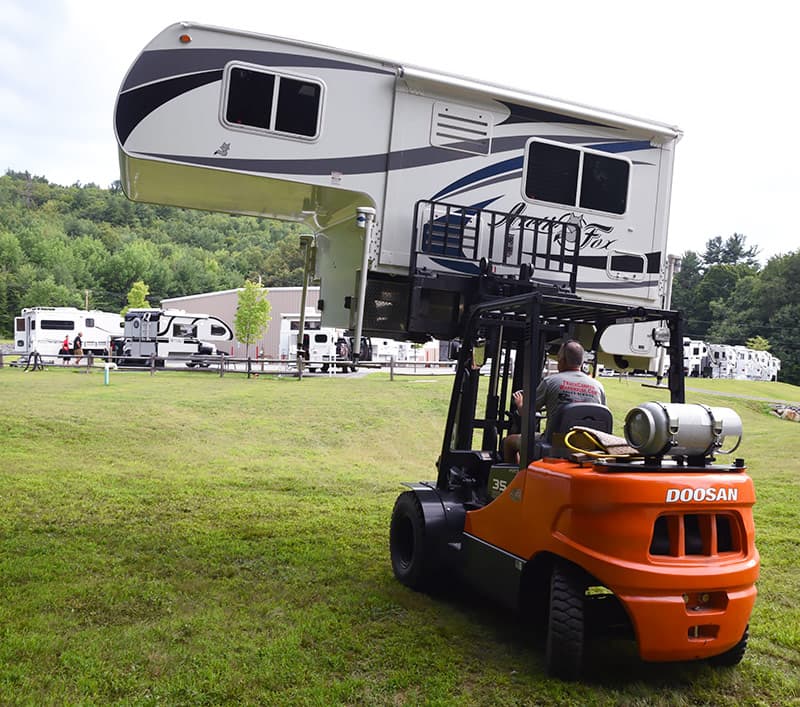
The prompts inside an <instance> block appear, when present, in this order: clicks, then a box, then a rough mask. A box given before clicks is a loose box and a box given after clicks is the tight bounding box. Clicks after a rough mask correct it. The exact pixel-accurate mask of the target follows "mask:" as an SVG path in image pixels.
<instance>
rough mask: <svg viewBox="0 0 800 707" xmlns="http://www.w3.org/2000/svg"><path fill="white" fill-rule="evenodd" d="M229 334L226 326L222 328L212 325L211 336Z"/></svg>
mask: <svg viewBox="0 0 800 707" xmlns="http://www.w3.org/2000/svg"><path fill="white" fill-rule="evenodd" d="M227 333H228V330H227V329H226V328H225V327H224V326H220V325H219V324H212V325H211V336H225V335H226V334H227Z"/></svg>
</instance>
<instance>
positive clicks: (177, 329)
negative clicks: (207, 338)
mask: <svg viewBox="0 0 800 707" xmlns="http://www.w3.org/2000/svg"><path fill="white" fill-rule="evenodd" d="M172 336H176V337H181V336H190V337H193V336H197V328H196V327H194V326H192V325H191V324H180V323H178V324H173V325H172Z"/></svg>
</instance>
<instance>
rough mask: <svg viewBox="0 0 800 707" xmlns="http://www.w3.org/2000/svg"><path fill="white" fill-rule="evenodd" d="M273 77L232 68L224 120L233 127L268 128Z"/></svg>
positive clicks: (273, 86) (273, 89) (273, 85)
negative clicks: (233, 125) (232, 124)
mask: <svg viewBox="0 0 800 707" xmlns="http://www.w3.org/2000/svg"><path fill="white" fill-rule="evenodd" d="M274 91H275V76H273V75H272V74H265V73H263V72H261V71H250V70H249V69H240V68H234V69H232V70H231V73H230V78H229V79H228V106H227V110H226V111H225V119H226V120H227V121H228V122H229V123H234V124H235V125H249V126H251V127H254V128H266V129H268V128H269V121H270V116H271V115H272V94H273V93H274Z"/></svg>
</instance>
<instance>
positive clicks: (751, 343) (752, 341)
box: [744, 336, 769, 351]
mask: <svg viewBox="0 0 800 707" xmlns="http://www.w3.org/2000/svg"><path fill="white" fill-rule="evenodd" d="M744 344H745V346H747V348H748V349H753V351H769V341H768V340H767V339H765V338H764V337H763V336H751V337H750V338H749V339H748V340H747V341H745V342H744Z"/></svg>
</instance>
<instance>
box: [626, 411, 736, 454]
mask: <svg viewBox="0 0 800 707" xmlns="http://www.w3.org/2000/svg"><path fill="white" fill-rule="evenodd" d="M733 436H735V437H737V440H736V444H735V445H734V446H733V447H731V448H730V449H721V447H722V444H723V442H724V440H725V438H726V437H733ZM625 439H626V440H627V441H628V444H629V445H630V446H631V447H634V448H635V449H636V450H638V451H639V453H640V454H643V455H644V456H648V457H660V456H664V455H669V456H673V457H676V456H687V457H697V456H708V455H710V454H715V453H719V454H730V453H731V452H733V451H735V450H736V448H737V447H738V446H739V443H740V442H741V441H742V420H741V418H740V417H739V415H738V414H737V413H736V412H735V411H733V410H731V409H730V408H719V407H709V406H707V405H701V404H699V403H659V402H649V403H643V404H642V405H637V406H636V407H635V408H633V409H632V410H630V411H629V412H628V414H627V415H626V416H625Z"/></svg>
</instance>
